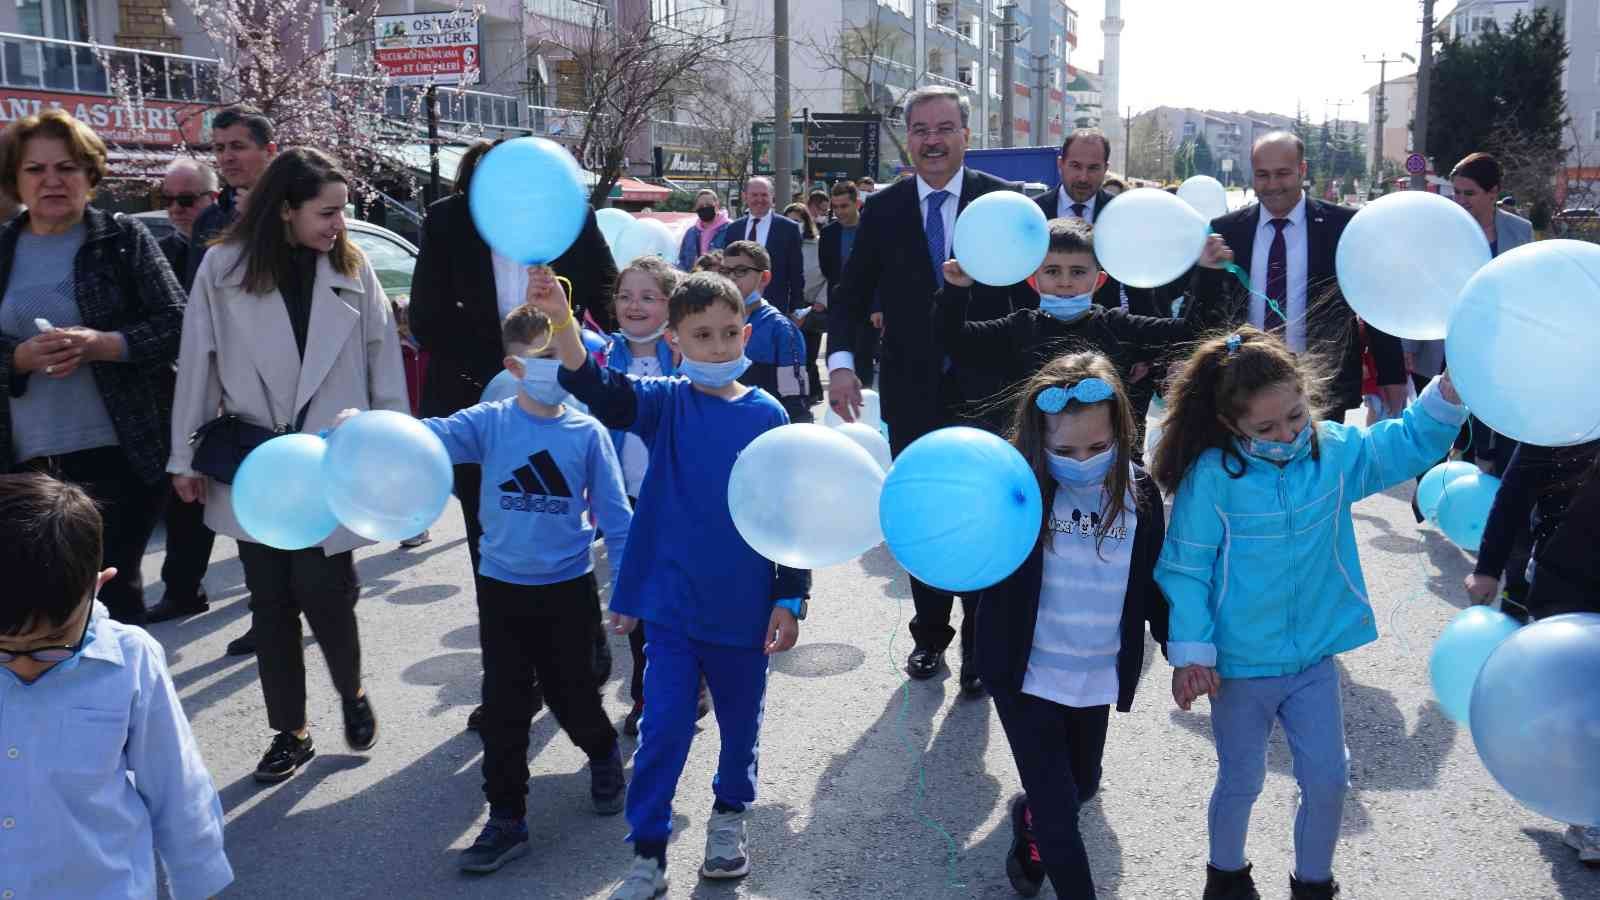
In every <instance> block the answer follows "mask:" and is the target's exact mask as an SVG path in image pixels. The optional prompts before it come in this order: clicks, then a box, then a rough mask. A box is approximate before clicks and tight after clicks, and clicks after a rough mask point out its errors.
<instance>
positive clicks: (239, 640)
mask: <svg viewBox="0 0 1600 900" xmlns="http://www.w3.org/2000/svg"><path fill="white" fill-rule="evenodd" d="M255 652H256V630H255V627H254V626H251V628H250V630H249V631H246V632H245V633H244V634H241V635H239V636H238V637H236V638H234V639H233V640H231V641H229V642H228V655H229V656H250V655H252V654H254V653H255Z"/></svg>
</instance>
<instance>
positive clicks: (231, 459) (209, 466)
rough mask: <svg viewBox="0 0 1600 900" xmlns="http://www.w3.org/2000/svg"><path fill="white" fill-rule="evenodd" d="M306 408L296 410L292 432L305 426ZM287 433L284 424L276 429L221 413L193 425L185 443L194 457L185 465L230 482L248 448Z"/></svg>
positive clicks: (252, 448)
mask: <svg viewBox="0 0 1600 900" xmlns="http://www.w3.org/2000/svg"><path fill="white" fill-rule="evenodd" d="M309 411H310V410H309V408H307V409H302V410H301V411H300V415H299V417H298V418H296V419H295V423H294V432H298V431H300V429H302V428H304V427H305V424H306V413H307V412H309ZM290 433H291V431H290V429H289V427H288V426H287V425H281V426H279V427H278V428H276V429H271V428H262V427H261V426H260V425H253V424H251V423H249V422H246V421H245V420H244V419H241V418H239V417H238V416H236V415H233V414H232V413H225V414H223V415H220V416H218V417H216V418H215V419H212V420H211V421H209V422H207V423H205V424H204V425H201V426H200V427H199V428H196V429H195V432H194V434H191V435H189V446H191V447H193V448H194V459H193V461H191V462H190V463H189V467H190V468H191V469H194V470H195V471H196V472H199V473H200V474H201V475H205V476H207V477H208V478H215V479H216V480H218V481H220V482H222V483H223V484H233V477H234V475H235V474H237V473H238V471H239V464H240V463H243V462H244V458H245V457H246V456H249V455H250V451H251V450H254V449H255V448H257V447H259V446H261V445H262V444H264V443H266V442H267V441H270V440H272V439H273V438H275V437H277V436H279V435H282V434H290Z"/></svg>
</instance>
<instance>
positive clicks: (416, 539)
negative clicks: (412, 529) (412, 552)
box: [400, 531, 433, 549]
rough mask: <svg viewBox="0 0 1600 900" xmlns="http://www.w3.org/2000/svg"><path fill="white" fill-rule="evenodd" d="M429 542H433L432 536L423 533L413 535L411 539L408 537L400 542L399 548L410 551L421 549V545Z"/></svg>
mask: <svg viewBox="0 0 1600 900" xmlns="http://www.w3.org/2000/svg"><path fill="white" fill-rule="evenodd" d="M431 540H433V535H431V534H429V533H428V532H426V531H424V532H422V533H421V534H414V535H412V536H411V537H408V538H406V539H405V540H403V541H401V542H400V546H402V547H405V548H407V549H410V548H412V547H421V546H422V545H423V544H426V543H427V542H429V541H431Z"/></svg>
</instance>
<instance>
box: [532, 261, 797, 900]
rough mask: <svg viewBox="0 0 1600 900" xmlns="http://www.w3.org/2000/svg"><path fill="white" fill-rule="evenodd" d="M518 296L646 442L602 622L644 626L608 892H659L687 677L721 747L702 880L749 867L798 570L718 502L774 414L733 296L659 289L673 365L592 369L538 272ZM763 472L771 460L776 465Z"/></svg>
mask: <svg viewBox="0 0 1600 900" xmlns="http://www.w3.org/2000/svg"><path fill="white" fill-rule="evenodd" d="M528 298H529V301H530V302H531V303H533V304H534V305H535V306H537V307H538V308H539V309H540V310H542V311H543V312H544V313H545V314H546V315H547V316H549V317H550V318H551V321H552V322H554V323H555V324H554V325H553V326H552V329H551V330H552V334H553V336H554V338H555V348H556V352H557V354H558V355H559V357H560V360H561V365H562V370H561V373H560V382H561V385H562V386H563V387H565V388H567V389H569V390H571V391H572V392H573V393H574V394H575V395H576V396H577V397H578V399H580V400H582V401H583V402H585V403H587V404H588V405H589V408H590V409H592V410H593V411H594V412H595V414H596V415H597V416H599V418H600V420H601V421H602V422H604V423H605V424H606V425H607V426H609V427H611V428H626V429H627V430H628V431H629V432H631V433H634V434H637V435H639V436H640V437H641V438H643V439H644V442H645V445H646V446H647V447H648V448H649V449H650V464H649V466H648V468H647V469H646V470H645V477H644V484H643V485H642V487H641V489H640V492H639V505H638V510H637V516H636V518H635V520H634V522H635V527H634V529H633V536H632V539H631V540H630V541H629V547H628V555H627V556H626V557H624V558H623V560H622V565H621V574H620V576H619V578H618V581H617V589H616V591H615V592H614V593H613V594H612V599H611V613H612V622H613V627H614V628H615V629H616V630H617V631H619V632H628V631H631V630H632V629H633V628H634V627H636V626H637V624H638V623H639V621H640V620H643V621H645V622H646V623H648V625H649V628H650V641H649V643H648V644H647V645H646V646H645V656H646V658H647V659H648V662H649V665H648V666H647V667H646V669H645V684H644V687H645V695H646V696H647V697H649V698H650V702H649V705H648V706H646V707H645V714H644V717H643V718H642V719H641V720H640V722H639V749H638V751H637V753H636V754H635V755H634V763H633V766H634V769H633V783H632V785H631V787H630V789H629V791H628V803H627V815H628V824H629V826H630V828H631V833H630V835H629V839H630V840H631V841H632V842H633V846H634V856H635V858H634V861H633V865H632V866H631V867H630V868H629V870H628V873H627V875H626V876H625V877H624V879H623V881H622V883H621V884H619V885H618V886H617V888H616V890H615V892H614V893H613V894H612V895H611V896H612V898H613V900H651V898H654V897H658V896H660V895H661V894H664V893H666V891H667V884H668V881H667V860H666V853H667V839H668V837H669V836H670V834H671V830H672V799H673V795H674V794H675V793H676V791H677V785H678V778H679V776H680V775H682V773H683V765H684V762H685V761H686V759H687V758H688V754H689V745H690V742H691V741H692V740H693V739H694V720H695V712H696V702H695V694H696V686H697V684H698V683H699V680H700V676H701V675H702V674H703V675H704V676H705V679H706V683H707V684H708V685H709V687H710V689H711V696H712V698H713V700H714V701H715V705H716V714H717V725H718V728H719V730H720V731H721V733H722V753H721V757H720V761H719V764H718V771H717V775H716V778H715V779H714V780H713V781H712V792H713V794H714V795H715V803H714V805H713V806H712V812H711V817H710V820H709V821H708V823H707V826H706V853H705V863H704V865H703V866H702V867H701V869H700V872H701V874H702V875H703V876H705V877H707V878H738V877H742V876H743V875H745V874H747V873H748V872H749V871H750V861H749V857H748V855H747V850H746V833H745V809H746V805H747V804H749V803H751V802H752V801H754V800H755V794H756V786H755V772H756V756H757V748H758V746H759V734H760V728H761V711H762V708H763V704H764V701H765V696H766V684H767V657H768V656H771V655H772V654H774V653H781V652H783V651H784V650H787V649H789V648H790V647H793V646H794V643H795V641H796V639H798V637H799V633H800V625H799V621H800V620H801V619H803V618H805V614H806V600H805V598H806V596H807V594H808V593H809V591H810V588H811V574H810V572H807V571H804V570H798V569H789V568H786V567H784V566H779V565H776V564H774V563H772V562H771V561H770V560H767V559H765V558H763V557H762V556H760V555H759V554H757V553H756V552H755V551H754V550H752V549H751V548H750V545H749V544H747V543H746V542H745V541H744V539H743V538H742V537H740V536H739V532H738V530H737V529H736V528H735V527H734V524H733V516H732V514H731V513H730V512H729V510H728V479H729V477H730V475H731V474H732V471H733V464H734V461H735V459H737V457H738V455H739V453H740V452H741V451H743V450H744V448H745V447H747V446H748V445H749V444H750V442H751V441H753V440H755V439H756V438H757V437H759V436H760V435H761V434H763V433H765V432H767V431H770V430H771V429H774V428H778V427H781V426H783V425H785V424H787V423H788V416H786V415H785V414H784V411H783V407H782V406H780V405H779V404H778V402H777V401H776V400H774V399H773V398H772V397H771V396H770V395H769V394H767V392H765V391H760V390H754V389H751V388H748V387H746V386H744V385H742V384H740V383H739V381H738V378H739V376H740V375H741V374H743V373H744V371H745V370H746V369H748V368H749V367H750V360H749V359H748V358H747V357H746V356H745V346H746V343H747V342H748V341H749V339H750V325H749V324H747V323H746V321H745V319H746V314H747V312H746V306H745V302H744V297H743V296H741V294H740V291H739V288H737V287H736V286H735V285H734V284H733V283H732V282H731V281H729V280H728V279H727V278H724V277H723V276H721V275H714V274H710V273H696V274H694V275H691V276H689V277H688V278H687V279H685V280H684V282H683V283H682V284H680V285H679V286H678V288H677V289H676V290H675V291H673V294H672V298H671V301H670V302H669V304H668V312H667V334H668V335H670V336H671V339H672V343H673V345H674V347H675V348H676V349H677V350H678V352H679V354H680V356H681V360H680V362H679V364H678V374H677V375H675V376H673V377H667V378H662V377H655V378H639V377H635V376H631V375H624V374H622V373H618V372H613V371H608V370H604V369H601V368H600V367H599V366H597V365H595V364H594V362H593V360H591V359H589V358H588V357H587V356H586V355H585V354H584V351H583V345H582V344H581V343H580V342H579V341H578V337H577V334H576V331H575V330H573V329H572V328H570V327H569V326H570V325H571V322H572V312H571V309H570V307H569V306H568V302H567V298H566V295H565V294H564V293H562V290H561V286H560V285H559V284H558V283H557V282H556V280H555V279H554V278H553V277H552V276H551V275H550V273H549V271H548V270H547V269H536V270H534V271H533V272H532V274H531V275H530V278H529V282H528ZM774 477H776V473H775V476H774Z"/></svg>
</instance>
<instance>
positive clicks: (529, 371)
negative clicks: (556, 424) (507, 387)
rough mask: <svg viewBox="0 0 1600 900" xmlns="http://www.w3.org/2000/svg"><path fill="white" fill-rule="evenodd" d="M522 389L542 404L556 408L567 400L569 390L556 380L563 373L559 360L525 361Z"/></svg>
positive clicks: (523, 363) (523, 364)
mask: <svg viewBox="0 0 1600 900" xmlns="http://www.w3.org/2000/svg"><path fill="white" fill-rule="evenodd" d="M522 368H523V373H522V382H521V384H522V389H523V390H524V391H526V392H527V393H528V396H529V397H532V398H533V399H535V400H537V401H539V402H540V403H548V404H550V405H551V406H554V405H555V404H557V403H560V402H562V401H563V400H565V399H567V389H566V388H564V387H562V386H561V382H559V381H558V380H556V375H557V373H559V372H560V371H561V361H560V360H558V359H524V360H523V361H522Z"/></svg>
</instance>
